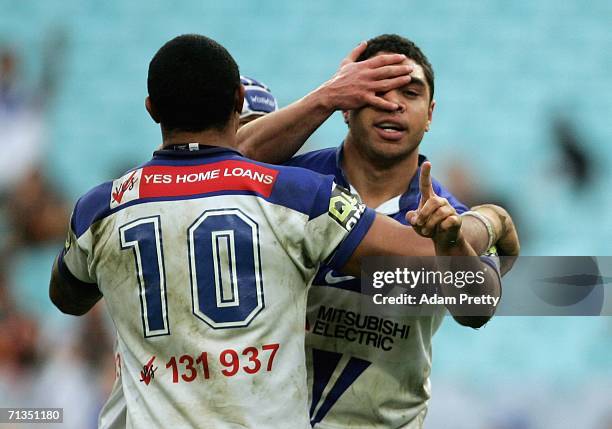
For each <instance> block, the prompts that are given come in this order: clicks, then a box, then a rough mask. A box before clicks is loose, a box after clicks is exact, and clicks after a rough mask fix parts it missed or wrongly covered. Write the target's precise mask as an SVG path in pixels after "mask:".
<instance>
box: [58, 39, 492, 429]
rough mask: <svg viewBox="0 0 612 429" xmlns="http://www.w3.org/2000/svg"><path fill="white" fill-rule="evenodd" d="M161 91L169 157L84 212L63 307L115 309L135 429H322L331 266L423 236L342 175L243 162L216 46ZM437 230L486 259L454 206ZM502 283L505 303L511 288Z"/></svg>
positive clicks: (408, 247)
mask: <svg viewBox="0 0 612 429" xmlns="http://www.w3.org/2000/svg"><path fill="white" fill-rule="evenodd" d="M147 86H148V91H149V96H148V97H147V99H146V107H147V110H148V111H149V113H150V115H151V117H152V118H153V119H154V120H155V122H158V123H160V125H161V132H162V139H163V146H162V149H161V150H158V151H156V152H155V153H154V155H153V158H152V159H151V160H150V161H148V162H147V163H145V164H143V165H141V166H139V167H136V168H134V169H133V170H131V171H129V172H127V173H126V174H125V175H124V176H123V177H121V178H120V179H117V180H115V181H111V182H106V183H103V184H101V185H99V186H97V187H95V188H93V189H92V190H91V191H89V192H88V193H86V194H85V195H84V196H83V197H81V198H80V199H79V200H78V202H77V203H76V205H75V208H74V211H73V214H72V217H71V221H70V228H69V231H68V237H67V240H66V245H65V247H64V249H63V250H62V251H61V253H60V255H59V256H58V258H57V260H56V262H55V264H54V267H53V271H52V275H51V282H50V290H49V294H50V297H51V300H52V301H53V303H54V304H55V305H56V306H57V307H58V308H59V309H60V310H62V311H63V312H65V313H69V314H74V315H80V314H84V313H86V312H87V311H88V310H89V309H90V308H91V307H92V306H93V305H94V304H95V303H96V302H97V301H98V300H99V299H100V298H101V297H102V296H104V298H105V301H106V305H107V308H108V311H109V313H110V315H111V317H112V319H113V322H114V324H115V327H116V329H117V334H118V350H119V353H120V356H121V363H122V367H121V377H120V382H121V386H118V387H117V388H118V389H121V394H122V395H123V396H124V398H125V403H126V406H127V410H126V412H125V421H124V422H123V423H124V426H125V427H130V428H151V427H165V428H167V427H203V428H236V427H249V428H257V429H260V428H283V429H286V428H307V427H310V419H309V417H308V407H307V397H308V393H307V388H306V369H305V356H304V318H305V313H306V291H307V286H308V284H309V283H310V281H311V280H312V278H313V277H314V276H315V274H316V271H317V268H318V266H319V264H320V263H321V262H323V261H325V262H326V263H327V264H328V265H329V266H332V267H334V268H336V269H338V270H342V272H345V273H348V274H353V275H357V274H358V272H359V266H360V262H361V260H362V258H364V257H366V256H368V255H380V254H399V255H413V254H414V253H415V249H414V248H413V244H414V243H416V242H418V240H417V235H416V233H415V232H414V230H412V229H411V228H408V227H406V226H403V225H401V224H399V223H398V222H395V221H394V220H392V219H390V218H388V217H386V216H381V215H377V214H376V213H375V212H374V211H373V210H371V209H368V208H366V207H365V206H364V205H362V204H361V203H360V202H359V201H358V200H357V199H356V198H355V197H354V196H352V195H351V194H350V193H348V192H347V191H345V190H343V189H342V188H340V187H338V186H336V185H335V184H334V183H333V178H331V177H330V176H322V175H319V174H317V173H314V172H312V171H308V170H305V169H299V168H291V167H284V166H273V165H268V164H263V163H259V162H254V161H250V160H248V159H246V158H244V157H242V156H241V155H240V154H239V153H238V152H236V151H235V150H234V149H233V148H234V147H236V145H237V143H236V129H237V127H238V122H239V115H240V112H241V110H242V104H243V97H244V87H243V86H242V85H241V84H240V79H239V73H238V67H237V65H236V63H235V62H234V60H233V58H232V57H231V56H230V54H229V53H228V52H227V51H226V50H225V49H224V48H223V47H222V46H221V45H219V44H218V43H216V42H215V41H213V40H211V39H209V38H206V37H204V36H198V35H185V36H179V37H177V38H175V39H173V40H171V41H169V42H168V43H166V44H165V45H164V46H162V47H161V48H160V50H159V51H158V52H157V53H156V54H155V56H154V57H153V59H152V61H151V63H150V65H149V74H148V82H147ZM423 177H424V179H427V175H424V176H423ZM425 182H427V180H425ZM429 183H430V182H429ZM430 201H431V202H432V204H435V205H436V207H437V204H438V202H437V201H434V199H433V198H432V199H431V200H430ZM430 201H428V202H426V203H425V205H424V207H423V208H422V212H423V213H428V211H431V210H430V209H431V207H430V206H431V204H430ZM335 202H336V203H335ZM339 213H340V214H342V216H339ZM425 217H426V218H427V219H431V220H432V221H433V222H434V223H435V225H436V232H435V234H434V236H433V239H434V241H435V248H436V252H437V253H438V254H439V255H476V254H475V252H474V250H473V249H472V248H471V246H470V245H469V244H468V243H467V241H466V240H465V239H464V238H463V235H462V231H461V219H460V218H459V216H458V215H457V214H456V212H455V211H454V210H453V209H452V208H451V207H450V205H448V204H446V205H444V204H443V205H442V206H440V207H439V209H438V210H436V211H435V212H433V213H430V214H429V215H426V216H425ZM489 271H491V270H489ZM488 283H489V285H490V287H491V289H492V290H493V291H495V290H497V291H498V290H499V287H500V285H499V278H498V276H497V275H496V274H495V273H493V272H490V275H489V278H488ZM492 293H493V292H492ZM100 425H101V426H103V425H104V423H103V422H100Z"/></svg>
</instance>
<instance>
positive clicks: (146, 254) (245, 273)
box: [119, 209, 264, 337]
mask: <svg viewBox="0 0 612 429" xmlns="http://www.w3.org/2000/svg"><path fill="white" fill-rule="evenodd" d="M119 235H120V242H121V248H122V249H123V250H128V249H131V250H132V251H133V254H134V260H135V263H136V275H137V279H138V285H139V295H140V306H141V310H142V323H143V331H144V336H145V337H154V336H159V335H169V334H170V325H169V321H168V308H167V307H168V304H167V302H168V301H167V295H166V294H167V290H166V272H165V266H164V253H163V234H162V229H161V218H160V216H151V217H144V218H141V219H137V220H135V221H132V222H130V223H128V224H126V225H123V226H122V227H120V228H119ZM186 238H187V246H188V255H189V261H188V262H187V261H186V266H185V268H184V269H185V270H189V274H190V275H189V277H190V282H191V298H192V312H193V314H194V315H195V316H196V317H197V318H198V319H200V320H202V321H203V322H205V323H206V324H207V325H209V326H211V327H213V328H215V329H219V328H240V327H245V326H248V325H249V323H250V322H251V321H252V320H253V319H254V318H255V317H256V316H257V314H259V312H260V311H261V310H262V309H263V307H264V296H263V285H262V275H261V259H260V252H259V227H258V225H257V223H256V222H255V221H254V220H253V219H251V218H250V217H248V216H247V215H246V214H245V213H243V212H242V211H241V210H240V209H215V210H206V211H204V212H203V213H202V214H201V215H200V217H198V218H197V219H196V220H195V221H194V222H193V223H192V224H191V226H190V227H189V228H188V229H187V231H186Z"/></svg>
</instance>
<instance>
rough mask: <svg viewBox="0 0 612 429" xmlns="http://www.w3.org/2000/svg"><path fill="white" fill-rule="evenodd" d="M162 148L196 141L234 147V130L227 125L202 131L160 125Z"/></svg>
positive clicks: (203, 143)
mask: <svg viewBox="0 0 612 429" xmlns="http://www.w3.org/2000/svg"><path fill="white" fill-rule="evenodd" d="M162 139H163V144H162V148H167V147H170V146H174V145H180V144H187V143H198V144H201V145H207V146H221V147H229V148H231V149H235V148H236V130H235V129H234V127H231V126H227V127H225V128H224V129H222V130H217V129H213V128H211V129H207V130H204V131H193V132H192V131H180V130H167V129H165V128H164V127H162Z"/></svg>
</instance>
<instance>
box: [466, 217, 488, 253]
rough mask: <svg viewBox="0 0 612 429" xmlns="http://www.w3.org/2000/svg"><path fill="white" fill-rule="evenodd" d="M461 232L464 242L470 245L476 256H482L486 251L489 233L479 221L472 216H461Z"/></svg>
mask: <svg viewBox="0 0 612 429" xmlns="http://www.w3.org/2000/svg"><path fill="white" fill-rule="evenodd" d="M461 232H462V233H463V236H464V238H465V241H466V242H467V243H469V244H470V246H471V247H472V249H473V250H474V252H475V253H476V254H477V255H482V254H483V253H485V252H486V251H487V250H488V249H487V244H488V243H489V233H488V231H487V228H486V226H485V225H484V223H482V222H481V221H480V220H478V219H477V218H475V217H472V216H463V217H462V223H461Z"/></svg>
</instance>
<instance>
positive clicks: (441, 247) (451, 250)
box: [434, 230, 475, 256]
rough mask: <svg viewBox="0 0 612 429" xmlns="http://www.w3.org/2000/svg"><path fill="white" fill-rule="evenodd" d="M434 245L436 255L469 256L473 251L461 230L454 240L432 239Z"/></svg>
mask: <svg viewBox="0 0 612 429" xmlns="http://www.w3.org/2000/svg"><path fill="white" fill-rule="evenodd" d="M434 246H435V248H436V255H438V256H469V255H472V253H474V251H473V250H472V247H471V246H470V245H469V243H468V242H467V240H466V239H465V236H464V234H463V232H462V231H461V230H459V233H458V234H457V237H456V238H455V239H454V240H437V241H436V240H434ZM474 254H475V253H474Z"/></svg>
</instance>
